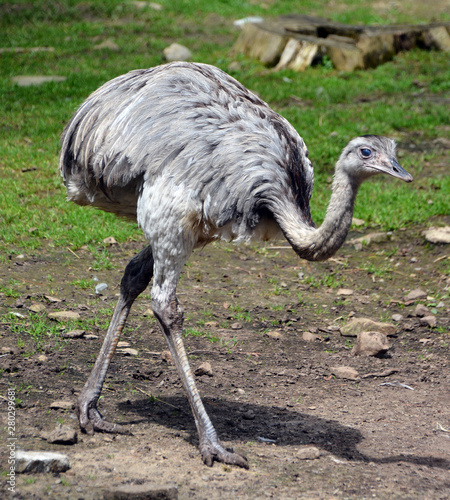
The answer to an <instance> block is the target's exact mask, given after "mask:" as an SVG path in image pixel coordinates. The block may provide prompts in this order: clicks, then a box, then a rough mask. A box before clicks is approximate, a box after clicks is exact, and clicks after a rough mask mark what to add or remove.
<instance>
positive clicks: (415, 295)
mask: <svg viewBox="0 0 450 500" xmlns="http://www.w3.org/2000/svg"><path fill="white" fill-rule="evenodd" d="M426 298H427V292H424V291H423V290H421V289H420V288H416V289H415V290H411V291H410V292H409V293H408V295H406V297H405V300H406V301H409V300H421V299H426Z"/></svg>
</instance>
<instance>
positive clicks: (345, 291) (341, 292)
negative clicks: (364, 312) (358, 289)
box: [337, 288, 354, 297]
mask: <svg viewBox="0 0 450 500" xmlns="http://www.w3.org/2000/svg"><path fill="white" fill-rule="evenodd" d="M353 293H354V292H353V290H351V289H350V288H339V290H338V291H337V295H339V296H345V297H348V296H350V295H353Z"/></svg>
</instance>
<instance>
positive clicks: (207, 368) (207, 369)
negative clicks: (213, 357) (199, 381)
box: [194, 361, 213, 377]
mask: <svg viewBox="0 0 450 500" xmlns="http://www.w3.org/2000/svg"><path fill="white" fill-rule="evenodd" d="M194 375H196V376H197V377H201V376H202V375H208V377H212V376H213V371H212V368H211V365H210V363H208V361H205V362H204V363H202V364H201V365H199V366H198V367H197V369H196V370H195V371H194Z"/></svg>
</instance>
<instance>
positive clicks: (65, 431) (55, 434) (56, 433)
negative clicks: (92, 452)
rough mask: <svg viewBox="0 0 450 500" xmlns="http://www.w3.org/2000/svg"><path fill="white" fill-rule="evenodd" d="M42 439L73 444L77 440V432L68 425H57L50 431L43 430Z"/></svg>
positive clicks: (55, 442)
mask: <svg viewBox="0 0 450 500" xmlns="http://www.w3.org/2000/svg"><path fill="white" fill-rule="evenodd" d="M41 437H42V439H45V440H46V441H48V442H49V443H54V444H75V443H76V442H77V441H78V435H77V432H76V431H75V430H74V429H72V427H70V426H69V425H61V424H59V425H57V426H56V428H55V429H53V430H52V431H51V432H43V433H42V434H41Z"/></svg>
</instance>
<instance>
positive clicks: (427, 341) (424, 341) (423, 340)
mask: <svg viewBox="0 0 450 500" xmlns="http://www.w3.org/2000/svg"><path fill="white" fill-rule="evenodd" d="M419 342H420V343H421V344H423V345H425V344H429V343H430V342H431V343H433V340H432V339H419Z"/></svg>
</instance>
